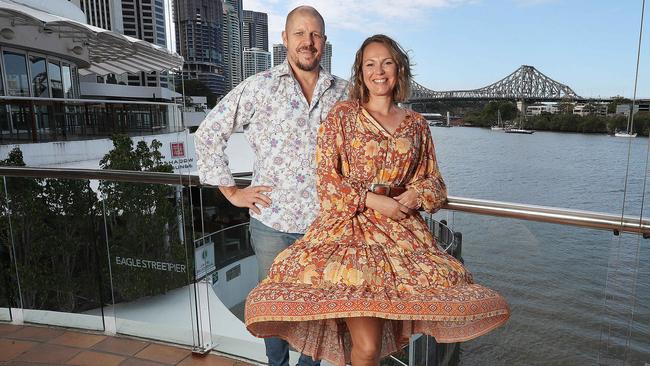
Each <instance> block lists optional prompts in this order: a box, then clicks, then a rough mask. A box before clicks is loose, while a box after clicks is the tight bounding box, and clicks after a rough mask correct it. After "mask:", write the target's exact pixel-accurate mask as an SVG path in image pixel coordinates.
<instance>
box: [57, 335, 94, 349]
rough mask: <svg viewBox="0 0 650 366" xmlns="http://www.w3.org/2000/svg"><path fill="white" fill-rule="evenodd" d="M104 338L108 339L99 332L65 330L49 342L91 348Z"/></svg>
mask: <svg viewBox="0 0 650 366" xmlns="http://www.w3.org/2000/svg"><path fill="white" fill-rule="evenodd" d="M104 339H106V336H103V335H98V334H88V333H80V332H65V333H63V334H61V335H60V336H58V337H56V338H54V339H52V340H51V341H50V342H49V343H52V344H59V345H62V346H71V347H79V348H90V347H92V346H94V345H95V344H97V343H99V342H101V341H103V340H104Z"/></svg>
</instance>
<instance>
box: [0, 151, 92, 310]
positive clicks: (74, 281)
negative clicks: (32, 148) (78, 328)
mask: <svg viewBox="0 0 650 366" xmlns="http://www.w3.org/2000/svg"><path fill="white" fill-rule="evenodd" d="M0 165H4V166H24V165H25V163H24V161H23V157H22V152H21V151H20V149H18V148H15V149H13V150H12V151H11V152H10V153H9V157H8V158H7V159H5V160H3V161H0ZM5 189H6V192H7V194H6V195H5V194H4V192H5ZM0 202H1V205H2V208H3V210H2V214H3V216H5V220H2V224H1V225H0V227H1V229H0V233H1V234H0V235H2V237H3V238H2V244H1V245H4V246H6V247H5V248H4V250H3V251H5V252H7V253H12V254H13V257H12V258H11V260H10V263H12V264H14V263H15V265H16V271H17V272H18V275H19V276H20V282H21V294H20V295H21V298H22V301H23V303H22V305H23V306H24V307H25V308H27V309H46V310H56V311H66V312H76V311H83V310H87V309H90V308H96V307H98V306H99V301H98V299H99V293H100V285H99V282H98V281H97V276H96V274H98V272H97V268H96V261H97V258H98V257H97V256H98V254H97V250H96V249H97V240H98V231H97V227H98V225H97V214H96V203H97V196H96V194H95V193H94V192H93V191H92V190H91V188H90V184H89V182H88V181H82V180H65V179H35V178H6V179H4V180H3V181H2V198H1V199H0ZM9 224H11V227H9ZM12 267H13V266H12ZM12 275H13V274H12V273H10V274H9V277H7V274H6V273H5V275H4V276H5V279H6V278H11V276H12ZM10 282H15V279H14V281H10ZM12 287H13V286H12Z"/></svg>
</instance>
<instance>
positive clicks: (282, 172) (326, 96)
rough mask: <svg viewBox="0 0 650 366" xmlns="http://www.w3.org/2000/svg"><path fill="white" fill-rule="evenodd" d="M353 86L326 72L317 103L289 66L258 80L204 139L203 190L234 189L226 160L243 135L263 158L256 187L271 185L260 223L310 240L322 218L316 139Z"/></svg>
mask: <svg viewBox="0 0 650 366" xmlns="http://www.w3.org/2000/svg"><path fill="white" fill-rule="evenodd" d="M347 94H348V83H347V81H345V80H343V79H340V78H338V77H335V76H333V75H331V74H330V73H328V72H327V71H325V70H323V69H321V70H320V74H319V77H318V82H317V83H316V87H315V89H314V93H313V96H312V100H311V103H307V99H306V98H305V96H304V94H303V93H302V89H301V88H300V84H299V83H298V81H297V80H296V79H295V78H294V76H293V73H292V72H291V68H290V67H289V64H288V62H287V61H286V60H285V62H284V63H282V64H280V65H278V66H275V67H273V68H271V69H270V70H267V71H264V72H261V73H259V74H256V75H253V76H251V77H250V78H248V79H246V80H244V81H243V82H242V83H240V84H239V85H238V86H237V87H236V88H235V89H233V90H232V91H231V92H230V93H228V94H227V95H226V96H225V97H224V98H223V99H222V100H221V101H220V102H219V104H217V106H216V107H214V109H212V111H211V112H210V113H209V114H208V115H207V117H206V118H205V120H204V121H203V122H202V123H201V126H200V127H199V129H198V130H197V131H196V134H195V137H194V138H195V142H196V155H197V166H198V171H199V178H200V180H201V182H202V183H204V184H210V185H215V186H233V185H235V180H234V179H233V176H232V173H231V171H230V169H229V168H228V157H227V156H226V154H225V153H224V150H225V148H226V146H227V141H228V138H229V137H230V135H231V134H232V133H233V132H234V131H236V130H238V129H241V128H243V129H244V134H245V136H246V139H247V140H248V143H249V144H250V146H251V148H252V150H253V153H254V154H255V163H254V165H253V181H252V183H251V184H252V185H268V186H271V187H272V189H273V190H272V191H271V192H269V193H268V196H269V197H270V198H271V201H272V204H271V206H270V207H268V208H264V207H261V206H260V211H261V214H260V215H257V214H255V213H254V212H252V211H251V212H250V214H251V216H252V217H255V218H256V219H258V220H260V221H261V222H262V223H264V224H265V225H267V226H270V227H272V228H274V229H276V230H279V231H284V232H290V233H304V232H305V231H307V227H308V226H309V224H311V222H312V221H313V220H314V219H315V218H316V216H317V215H318V208H319V204H318V197H317V194H316V162H315V160H314V155H315V150H316V137H317V135H318V128H319V126H320V123H321V121H322V120H324V119H325V118H326V117H327V114H328V112H329V110H330V109H331V108H332V106H334V104H336V102H338V101H340V100H344V99H347Z"/></svg>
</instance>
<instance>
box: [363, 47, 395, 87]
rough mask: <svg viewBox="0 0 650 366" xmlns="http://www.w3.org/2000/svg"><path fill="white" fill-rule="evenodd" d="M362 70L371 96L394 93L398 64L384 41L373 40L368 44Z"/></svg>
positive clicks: (364, 81) (364, 52) (364, 53)
mask: <svg viewBox="0 0 650 366" xmlns="http://www.w3.org/2000/svg"><path fill="white" fill-rule="evenodd" d="M361 70H362V71H363V83H364V84H365V85H366V88H368V91H369V93H370V97H373V96H375V97H378V96H392V95H393V89H394V88H395V84H396V83H397V64H396V63H395V60H393V56H391V54H390V51H389V50H388V47H386V46H385V45H384V44H383V43H378V42H372V43H370V44H368V45H367V46H366V48H365V49H364V50H363V63H362V68H361Z"/></svg>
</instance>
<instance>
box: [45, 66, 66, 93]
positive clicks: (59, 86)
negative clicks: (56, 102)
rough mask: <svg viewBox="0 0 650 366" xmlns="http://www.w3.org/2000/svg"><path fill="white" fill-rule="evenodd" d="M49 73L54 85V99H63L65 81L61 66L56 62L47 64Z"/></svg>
mask: <svg viewBox="0 0 650 366" xmlns="http://www.w3.org/2000/svg"><path fill="white" fill-rule="evenodd" d="M47 73H48V74H49V76H50V83H51V85H52V97H53V98H63V79H62V77H61V66H60V65H59V64H58V63H55V62H51V61H50V62H48V63H47Z"/></svg>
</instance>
